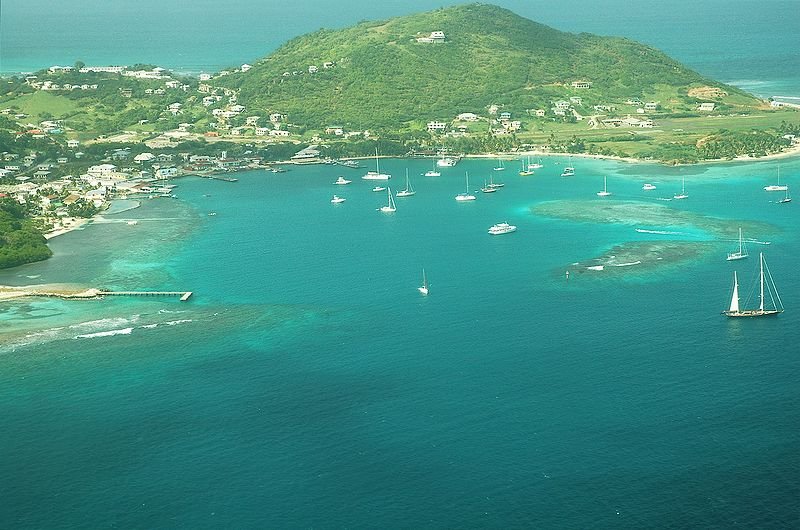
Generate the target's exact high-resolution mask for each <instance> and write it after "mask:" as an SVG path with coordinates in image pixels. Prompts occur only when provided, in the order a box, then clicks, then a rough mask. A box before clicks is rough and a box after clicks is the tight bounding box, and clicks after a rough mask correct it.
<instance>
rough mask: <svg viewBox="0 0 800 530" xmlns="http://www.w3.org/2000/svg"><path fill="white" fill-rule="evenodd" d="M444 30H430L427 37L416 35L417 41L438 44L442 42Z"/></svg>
mask: <svg viewBox="0 0 800 530" xmlns="http://www.w3.org/2000/svg"><path fill="white" fill-rule="evenodd" d="M444 40H445V37H444V31H432V32H431V33H430V35H428V36H427V37H418V38H417V42H419V43H422V44H440V43H442V42H444Z"/></svg>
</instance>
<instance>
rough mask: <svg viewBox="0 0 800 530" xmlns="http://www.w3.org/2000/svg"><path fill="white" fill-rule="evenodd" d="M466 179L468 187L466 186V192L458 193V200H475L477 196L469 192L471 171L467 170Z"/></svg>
mask: <svg viewBox="0 0 800 530" xmlns="http://www.w3.org/2000/svg"><path fill="white" fill-rule="evenodd" d="M466 180H467V187H466V189H465V191H464V193H459V194H458V195H456V200H457V201H459V202H461V201H474V200H475V198H476V197H475V196H474V195H472V194H471V193H470V192H469V172H466Z"/></svg>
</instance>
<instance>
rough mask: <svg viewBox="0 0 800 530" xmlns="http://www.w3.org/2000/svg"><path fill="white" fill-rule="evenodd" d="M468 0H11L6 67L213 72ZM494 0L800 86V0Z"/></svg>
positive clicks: (4, 9) (741, 81)
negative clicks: (309, 39)
mask: <svg viewBox="0 0 800 530" xmlns="http://www.w3.org/2000/svg"><path fill="white" fill-rule="evenodd" d="M459 3H463V2H458V1H431V0H413V1H409V2H402V3H397V2H389V3H386V2H382V3H373V4H363V3H360V2H356V1H355V0H344V1H342V2H339V3H338V4H337V6H338V7H337V9H336V10H335V11H333V12H332V11H331V10H330V9H329V4H328V3H326V2H322V1H320V0H301V1H300V2H294V3H291V4H280V3H274V2H261V1H258V0H238V1H236V2H231V3H229V4H226V6H225V9H224V10H220V9H219V6H218V4H215V3H213V2H208V1H201V2H191V3H186V2H181V1H175V0H167V1H156V0H143V1H140V2H138V3H137V4H136V5H135V6H133V5H130V6H129V5H127V4H121V3H119V2H107V1H102V0H86V1H84V2H81V3H80V5H77V4H75V3H69V2H56V3H53V2H49V1H47V0H25V1H23V0H6V1H5V2H3V3H2V5H0V75H4V76H8V75H12V74H19V73H29V72H33V71H36V70H40V69H43V68H48V67H50V66H53V65H56V64H58V65H72V64H74V63H75V61H78V60H81V61H83V62H85V63H87V64H94V65H108V64H115V65H119V64H127V65H133V64H137V63H152V64H156V65H158V66H162V67H166V68H170V69H173V70H174V71H176V72H179V73H184V74H188V75H198V74H200V73H203V72H207V73H213V72H217V71H219V70H222V69H225V68H230V67H238V66H240V65H241V64H243V63H246V62H250V63H251V62H253V61H255V60H257V59H259V58H261V57H264V56H266V55H268V54H269V53H271V52H272V51H274V50H276V49H277V48H278V47H280V46H281V45H282V44H284V43H285V42H287V41H288V40H290V39H292V38H294V37H297V36H299V35H302V34H305V33H310V32H312V31H316V30H318V29H320V28H329V29H336V28H342V27H346V26H350V25H353V24H356V23H358V22H359V21H362V20H381V19H386V18H391V17H394V16H401V15H407V14H411V13H416V12H422V11H430V10H433V9H436V8H439V7H444V6H449V5H454V4H459ZM493 3H495V4H497V5H500V6H502V7H505V8H507V9H510V10H512V11H514V12H515V13H517V14H519V15H521V16H523V17H526V18H529V19H531V20H534V21H536V22H540V23H543V24H547V25H549V26H551V27H553V28H556V29H558V30H561V31H568V32H573V33H580V32H589V33H596V34H599V35H614V36H621V37H627V38H630V39H633V40H637V41H640V42H643V43H645V44H648V45H651V46H654V47H656V48H658V49H660V50H662V51H664V52H665V53H667V54H668V55H670V56H672V57H674V58H675V59H677V60H679V61H681V62H683V63H685V64H686V65H687V66H689V67H690V68H693V69H694V70H696V71H698V72H700V73H701V74H703V75H706V76H708V77H711V78H714V79H716V80H718V81H722V82H725V83H728V84H732V85H734V86H737V87H739V88H742V89H744V90H747V91H749V92H751V93H753V94H755V95H757V96H760V97H771V96H800V73H799V72H800V57H798V54H797V53H795V50H797V49H798V48H799V47H800V22H798V19H797V17H793V16H790V14H793V13H794V11H796V9H797V2H796V0H767V1H756V0H736V1H734V2H730V1H722V0H711V1H707V2H701V3H698V2H691V1H689V0H668V1H665V2H657V3H649V4H642V5H641V6H640V8H639V9H630V5H629V3H626V2H624V1H623V0H605V1H604V2H602V3H598V4H596V5H594V6H593V7H587V6H586V5H585V3H584V2H582V1H581V0H566V1H564V2H559V3H557V4H554V3H547V2H523V1H520V0H498V1H496V2H493ZM300 13H302V16H299V14H300ZM76 14H79V15H80V16H75V15H76ZM144 14H147V15H148V16H143V15H144ZM783 15H785V16H783ZM64 20H70V23H69V24H64V23H63V21H64ZM252 21H263V24H253V23H252ZM34 35H35V37H34Z"/></svg>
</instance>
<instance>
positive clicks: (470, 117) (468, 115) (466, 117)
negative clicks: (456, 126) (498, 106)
mask: <svg viewBox="0 0 800 530" xmlns="http://www.w3.org/2000/svg"><path fill="white" fill-rule="evenodd" d="M456 119H457V120H458V121H478V115H477V114H475V113H473V112H462V113H461V114H459V115H458V116H456Z"/></svg>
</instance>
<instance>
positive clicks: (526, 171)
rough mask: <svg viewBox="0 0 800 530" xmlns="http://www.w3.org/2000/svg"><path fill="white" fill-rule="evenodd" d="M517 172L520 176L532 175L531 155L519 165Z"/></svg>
mask: <svg viewBox="0 0 800 530" xmlns="http://www.w3.org/2000/svg"><path fill="white" fill-rule="evenodd" d="M520 162H522V161H520ZM519 174H520V176H522V177H529V176H531V175H533V169H531V157H528V158H527V162H522V167H520V170H519Z"/></svg>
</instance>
